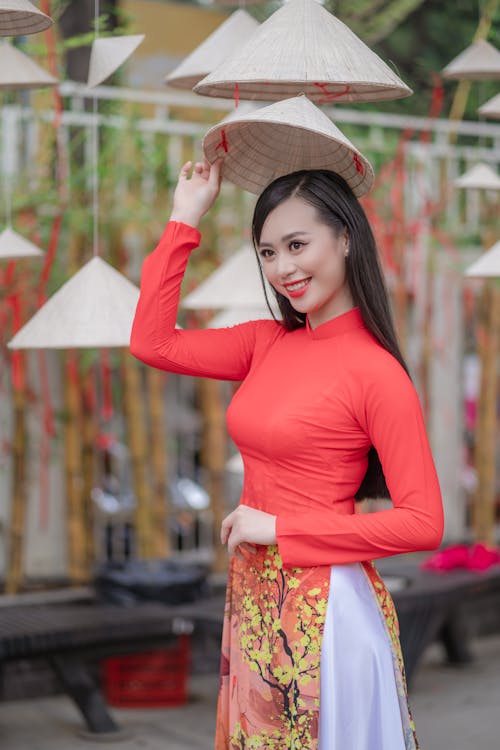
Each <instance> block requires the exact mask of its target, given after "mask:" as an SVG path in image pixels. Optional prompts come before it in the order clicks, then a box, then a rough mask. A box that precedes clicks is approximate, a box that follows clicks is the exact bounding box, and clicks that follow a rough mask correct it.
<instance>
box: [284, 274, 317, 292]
mask: <svg viewBox="0 0 500 750" xmlns="http://www.w3.org/2000/svg"><path fill="white" fill-rule="evenodd" d="M310 281H311V277H310V276H309V278H307V279H301V280H300V281H294V282H293V283H292V284H283V286H284V287H285V289H286V290H287V292H298V291H300V290H301V289H305V287H306V286H307V285H308V284H309V282H310Z"/></svg>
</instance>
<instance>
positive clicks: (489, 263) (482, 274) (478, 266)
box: [465, 240, 500, 278]
mask: <svg viewBox="0 0 500 750" xmlns="http://www.w3.org/2000/svg"><path fill="white" fill-rule="evenodd" d="M465 275H466V276H476V277H478V278H488V277H499V278H500V240H499V241H498V242H496V243H495V244H494V245H493V247H490V249H489V250H487V251H486V252H485V253H484V255H481V257H480V258H478V260H476V261H475V262H474V263H473V264H472V265H471V266H469V267H468V268H467V269H466V271H465Z"/></svg>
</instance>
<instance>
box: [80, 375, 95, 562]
mask: <svg viewBox="0 0 500 750" xmlns="http://www.w3.org/2000/svg"><path fill="white" fill-rule="evenodd" d="M95 377H96V373H95V368H94V366H93V365H91V367H90V369H89V371H88V373H87V374H86V381H87V382H86V384H85V385H86V388H85V390H87V388H88V390H89V395H88V396H87V397H86V398H85V397H84V409H83V411H82V498H83V503H82V506H83V507H82V510H83V518H82V525H83V530H84V533H85V560H86V565H87V567H88V568H89V570H91V569H92V567H93V564H94V562H95V528H94V508H93V505H92V490H93V489H94V486H95V482H96V476H97V454H96V445H97V436H98V432H99V426H98V420H97V415H96V404H95V403H94V399H93V397H92V383H91V382H90V381H91V380H92V379H94V380H95Z"/></svg>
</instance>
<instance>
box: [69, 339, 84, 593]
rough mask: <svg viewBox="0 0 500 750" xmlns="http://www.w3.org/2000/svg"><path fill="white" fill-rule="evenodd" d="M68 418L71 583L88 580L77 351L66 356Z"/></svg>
mask: <svg viewBox="0 0 500 750" xmlns="http://www.w3.org/2000/svg"><path fill="white" fill-rule="evenodd" d="M64 401H65V412H66V420H65V424H64V431H63V434H64V447H65V485H66V508H67V530H68V563H69V577H70V580H71V583H73V584H75V585H77V584H81V583H85V582H87V581H88V579H89V574H90V571H89V566H88V560H87V540H86V535H87V532H86V522H85V497H84V494H83V461H82V404H81V388H80V379H79V374H78V358H77V354H76V353H75V352H74V351H72V352H68V353H67V355H66V377H65V383H64Z"/></svg>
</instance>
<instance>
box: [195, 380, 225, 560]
mask: <svg viewBox="0 0 500 750" xmlns="http://www.w3.org/2000/svg"><path fill="white" fill-rule="evenodd" d="M198 396H199V404H200V411H201V414H202V419H203V432H202V446H201V460H202V465H203V467H204V468H205V469H206V471H207V474H208V493H209V495H210V507H211V510H212V518H213V524H214V560H213V570H214V572H216V573H221V572H223V571H225V570H226V569H227V555H226V553H225V550H224V547H223V546H222V545H221V543H220V526H221V523H222V520H223V518H224V516H225V515H226V513H225V507H224V470H225V463H226V428H225V421H224V406H223V403H222V398H221V388H220V383H219V382H218V381H216V380H208V379H206V378H201V379H200V380H199V381H198Z"/></svg>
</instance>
